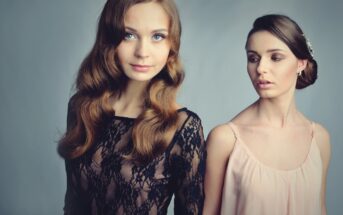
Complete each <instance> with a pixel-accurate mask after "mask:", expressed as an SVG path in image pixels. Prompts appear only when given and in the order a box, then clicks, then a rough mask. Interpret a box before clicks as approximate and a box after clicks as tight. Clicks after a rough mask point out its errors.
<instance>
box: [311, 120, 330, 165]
mask: <svg viewBox="0 0 343 215" xmlns="http://www.w3.org/2000/svg"><path fill="white" fill-rule="evenodd" d="M314 136H315V139H316V142H317V145H318V147H319V150H320V153H321V155H322V159H323V160H324V161H325V160H329V159H330V154H331V145H330V134H329V132H328V130H327V129H326V128H325V127H324V126H322V125H321V124H319V123H316V125H315V130H314Z"/></svg>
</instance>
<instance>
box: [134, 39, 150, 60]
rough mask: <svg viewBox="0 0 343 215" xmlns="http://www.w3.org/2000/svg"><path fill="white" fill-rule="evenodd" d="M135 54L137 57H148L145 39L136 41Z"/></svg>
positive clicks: (147, 44)
mask: <svg viewBox="0 0 343 215" xmlns="http://www.w3.org/2000/svg"><path fill="white" fill-rule="evenodd" d="M135 56H136V57H137V58H147V57H149V42H148V41H146V40H145V39H141V40H139V41H137V45H136V49H135Z"/></svg>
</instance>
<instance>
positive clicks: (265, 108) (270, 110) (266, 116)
mask: <svg viewBox="0 0 343 215" xmlns="http://www.w3.org/2000/svg"><path fill="white" fill-rule="evenodd" d="M253 106H254V107H255V110H256V114H257V115H256V116H257V118H258V119H259V120H260V122H261V123H263V124H268V125H270V126H273V127H280V128H282V127H285V126H287V125H290V124H294V123H295V121H296V119H297V117H298V116H299V112H298V111H297V109H296V105H295V99H294V97H292V98H290V99H262V98H260V99H259V100H257V101H256V102H255V103H254V105H253Z"/></svg>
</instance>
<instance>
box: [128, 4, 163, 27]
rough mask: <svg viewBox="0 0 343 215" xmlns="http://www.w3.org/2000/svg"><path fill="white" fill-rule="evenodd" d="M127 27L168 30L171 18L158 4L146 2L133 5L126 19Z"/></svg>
mask: <svg viewBox="0 0 343 215" xmlns="http://www.w3.org/2000/svg"><path fill="white" fill-rule="evenodd" d="M124 24H125V26H130V27H133V28H135V29H137V30H139V29H140V28H149V29H160V28H164V29H168V27H169V16H168V14H167V13H166V11H165V10H164V8H163V7H162V5H161V4H159V3H157V2H154V1H152V2H144V3H138V4H135V5H133V6H132V7H130V8H129V9H128V11H127V12H126V14H125V17H124Z"/></svg>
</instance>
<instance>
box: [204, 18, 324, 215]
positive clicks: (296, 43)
mask: <svg viewBox="0 0 343 215" xmlns="http://www.w3.org/2000/svg"><path fill="white" fill-rule="evenodd" d="M245 49H246V53H247V70H248V74H249V77H250V79H251V82H252V84H253V86H254V88H255V90H256V92H257V94H258V96H259V98H258V99H257V100H256V101H255V102H254V103H253V104H251V105H250V106H248V107H247V108H245V109H244V110H243V111H241V112H240V113H239V114H238V115H236V116H235V117H234V118H233V119H232V120H230V121H229V122H227V123H224V124H221V125H218V126H217V127H215V128H213V129H212V130H211V132H210V134H209V136H208V139H207V143H206V147H207V160H206V174H205V203H204V214H219V213H220V214H230V215H233V214H236V215H251V214H254V215H275V214H285V215H297V214H299V215H303V214H311V215H320V214H326V205H325V192H326V175H327V170H328V166H329V160H330V137H329V133H328V131H327V130H326V129H325V128H324V127H323V126H322V125H320V124H319V123H317V122H314V121H312V120H310V119H308V118H307V117H306V116H304V115H303V114H302V113H301V112H300V111H299V110H298V109H297V107H296V102H295V95H294V94H295V91H296V89H303V88H305V87H307V86H309V85H311V84H313V83H314V82H315V81H316V79H317V62H316V61H315V59H314V56H313V50H312V47H311V45H310V43H309V41H308V39H307V38H306V36H305V34H304V33H303V31H302V30H301V29H300V27H299V26H298V24H297V23H296V22H295V21H293V20H292V19H291V18H289V17H287V16H284V15H278V14H270V15H265V16H262V17H259V18H257V19H256V20H255V22H254V24H253V27H252V29H251V30H250V32H249V33H248V37H247V41H246V45H245Z"/></svg>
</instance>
